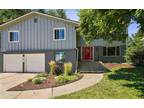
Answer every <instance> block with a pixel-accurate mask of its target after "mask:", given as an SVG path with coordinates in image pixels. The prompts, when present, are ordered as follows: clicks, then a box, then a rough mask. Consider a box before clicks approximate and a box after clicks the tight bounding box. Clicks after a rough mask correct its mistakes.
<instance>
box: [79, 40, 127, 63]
mask: <svg viewBox="0 0 144 108" xmlns="http://www.w3.org/2000/svg"><path fill="white" fill-rule="evenodd" d="M82 46H86V42H85V41H84V40H83V38H82V37H78V38H77V47H78V49H79V61H81V47H82ZM90 46H93V47H94V61H99V60H100V61H103V62H124V61H125V60H124V55H125V50H126V44H125V43H123V42H120V41H113V42H112V43H108V42H106V41H104V40H103V39H98V40H94V41H93V42H91V43H90ZM105 46H120V56H113V57H110V56H107V57H105V56H103V47H105Z"/></svg>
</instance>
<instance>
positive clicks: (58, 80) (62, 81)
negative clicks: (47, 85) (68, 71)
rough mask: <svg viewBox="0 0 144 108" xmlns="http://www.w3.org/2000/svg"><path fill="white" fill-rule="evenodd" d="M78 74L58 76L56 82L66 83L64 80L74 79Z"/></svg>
mask: <svg viewBox="0 0 144 108" xmlns="http://www.w3.org/2000/svg"><path fill="white" fill-rule="evenodd" d="M78 77H79V76H77V75H71V76H62V75H60V76H58V77H57V79H56V82H57V83H66V82H69V81H74V80H76V79H77V78H78Z"/></svg>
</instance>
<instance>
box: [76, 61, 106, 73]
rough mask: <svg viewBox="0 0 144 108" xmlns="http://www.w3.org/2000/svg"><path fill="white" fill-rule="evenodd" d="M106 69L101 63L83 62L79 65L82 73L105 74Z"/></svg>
mask: <svg viewBox="0 0 144 108" xmlns="http://www.w3.org/2000/svg"><path fill="white" fill-rule="evenodd" d="M105 70H106V69H105V67H104V66H103V64H102V63H101V62H99V61H97V62H96V61H82V62H79V64H78V71H80V72H87V73H89V72H91V73H95V72H98V73H99V72H104V71H105Z"/></svg>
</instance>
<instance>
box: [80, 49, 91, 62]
mask: <svg viewBox="0 0 144 108" xmlns="http://www.w3.org/2000/svg"><path fill="white" fill-rule="evenodd" d="M82 60H84V61H91V60H93V47H91V46H85V47H82Z"/></svg>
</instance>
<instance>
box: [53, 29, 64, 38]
mask: <svg viewBox="0 0 144 108" xmlns="http://www.w3.org/2000/svg"><path fill="white" fill-rule="evenodd" d="M64 39H65V29H64V28H58V29H54V40H64Z"/></svg>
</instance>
